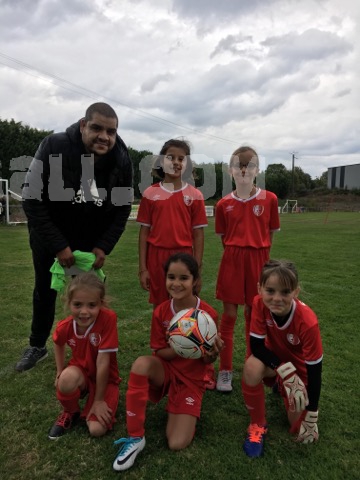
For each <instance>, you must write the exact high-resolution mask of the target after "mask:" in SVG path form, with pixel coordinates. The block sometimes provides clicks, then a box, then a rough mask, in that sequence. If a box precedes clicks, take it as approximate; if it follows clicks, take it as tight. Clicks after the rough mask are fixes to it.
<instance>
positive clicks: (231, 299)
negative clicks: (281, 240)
mask: <svg viewBox="0 0 360 480" xmlns="http://www.w3.org/2000/svg"><path fill="white" fill-rule="evenodd" d="M269 256H270V248H251V247H225V250H224V253H223V256H222V259H221V262H220V268H219V273H218V278H217V284H216V298H218V299H219V300H222V301H223V302H224V303H232V304H234V305H245V304H246V305H251V304H252V301H253V299H254V297H255V296H256V295H257V294H258V288H257V284H258V282H259V278H260V273H261V270H262V267H263V265H264V263H265V262H267V261H268V260H269Z"/></svg>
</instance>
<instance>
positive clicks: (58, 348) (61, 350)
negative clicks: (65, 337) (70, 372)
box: [54, 343, 65, 387]
mask: <svg viewBox="0 0 360 480" xmlns="http://www.w3.org/2000/svg"><path fill="white" fill-rule="evenodd" d="M54 354H55V363H56V378H55V387H56V386H57V383H58V380H59V377H60V375H61V372H62V371H63V370H64V368H65V345H57V344H56V343H54Z"/></svg>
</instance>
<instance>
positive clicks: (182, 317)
mask: <svg viewBox="0 0 360 480" xmlns="http://www.w3.org/2000/svg"><path fill="white" fill-rule="evenodd" d="M216 334H217V328H216V324H215V322H214V320H213V319H212V318H211V316H210V315H209V314H208V313H207V312H205V311H204V310H199V309H196V308H190V309H186V310H181V311H180V312H178V313H177V314H176V315H175V316H174V317H173V318H172V320H171V321H170V324H169V329H168V336H169V345H170V346H171V347H172V348H173V349H174V350H175V352H176V353H177V354H178V355H180V356H181V357H184V358H200V357H202V356H203V355H205V352H206V351H209V350H210V349H211V347H212V344H213V343H214V341H215V337H216Z"/></svg>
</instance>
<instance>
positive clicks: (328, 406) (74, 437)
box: [0, 212, 360, 480]
mask: <svg viewBox="0 0 360 480" xmlns="http://www.w3.org/2000/svg"><path fill="white" fill-rule="evenodd" d="M281 222H282V223H281V232H279V233H277V234H276V236H275V241H274V246H273V250H272V257H273V258H286V259H290V260H293V261H294V262H295V263H296V265H297V267H298V270H299V274H300V280H301V286H302V294H301V299H302V300H303V301H305V302H306V303H307V304H308V305H310V306H311V307H312V308H313V309H314V310H315V311H316V313H317V314H318V317H319V322H320V327H321V332H322V338H323V346H324V368H323V389H322V395H321V399H320V409H319V411H320V413H319V431H320V441H319V442H318V443H317V444H316V445H310V446H307V445H298V444H295V443H294V442H293V441H292V439H291V437H290V435H289V434H288V432H287V422H286V418H285V412H284V410H283V407H282V402H281V400H280V398H279V397H278V396H276V395H274V394H272V393H271V392H267V419H268V423H269V434H268V437H267V440H266V446H265V456H264V457H263V458H261V459H249V458H247V457H246V456H245V454H244V453H243V452H242V442H243V439H244V435H245V430H246V428H247V425H248V416H247V413H246V411H245V407H244V404H243V400H242V396H241V390H240V372H241V369H242V365H243V358H244V335H243V320H242V313H241V312H240V315H239V320H238V323H237V328H236V352H235V358H234V365H235V367H236V372H235V379H234V391H233V393H232V394H230V395H224V394H220V393H218V392H207V393H206V395H205V398H204V403H203V410H202V418H201V420H200V422H199V424H198V428H197V432H196V436H195V439H194V441H193V443H192V445H191V446H190V447H189V448H187V449H185V450H184V451H182V452H177V453H174V452H170V451H169V450H168V449H167V446H166V440H165V425H166V412H165V411H164V405H165V403H164V401H162V402H161V403H160V404H159V405H151V404H149V407H148V415H147V423H146V428H147V430H146V440H147V446H146V448H145V450H144V451H143V452H142V453H141V454H140V456H139V457H138V459H137V461H136V464H135V466H134V467H133V468H132V469H131V470H128V471H127V472H123V473H116V472H114V471H113V470H112V462H113V460H114V455H115V453H116V448H115V447H113V445H112V443H113V440H115V439H117V438H118V437H120V436H123V435H125V434H126V430H125V416H124V413H125V405H124V399H125V391H126V382H127V378H128V372H129V369H130V366H131V363H132V361H133V360H134V359H135V358H136V357H137V356H138V355H140V354H144V353H148V352H149V331H150V329H149V327H150V319H151V307H150V305H149V304H148V303H147V293H146V292H143V291H142V290H141V289H140V287H139V285H138V279H137V269H138V267H137V234H138V227H137V226H136V224H135V223H134V222H129V223H128V227H127V230H126V232H125V234H124V235H123V237H122V239H121V240H120V242H119V244H118V245H117V247H116V249H115V250H114V252H113V253H112V254H111V256H110V257H109V258H108V259H107V263H106V266H105V268H104V270H105V272H106V274H107V277H108V279H107V283H108V288H109V293H110V295H111V297H112V304H111V306H112V308H113V309H114V310H115V311H116V312H117V313H118V317H119V320H118V326H119V339H120V351H119V356H118V362H119V367H120V372H121V376H122V378H123V382H122V384H121V387H120V389H121V400H120V404H119V409H118V422H117V424H116V425H115V429H114V431H113V432H110V433H109V434H108V435H106V436H105V437H103V438H101V439H92V438H90V437H89V436H88V434H87V430H86V428H85V426H82V425H80V426H78V427H76V428H75V429H74V430H73V431H71V433H69V434H68V435H65V436H64V437H63V438H61V439H59V440H58V441H49V440H48V439H47V432H48V429H49V427H50V426H51V425H52V423H53V422H54V420H55V418H56V416H57V414H58V412H59V405H58V403H57V400H56V397H55V391H54V387H53V382H54V376H55V363H54V358H53V348H52V343H51V341H49V342H48V347H49V351H50V354H49V358H48V359H46V360H45V361H44V362H42V363H40V364H39V365H38V366H37V367H36V368H35V369H33V370H31V371H29V372H26V373H23V374H18V373H16V372H15V371H14V364H15V362H16V361H17V360H18V358H19V356H20V354H21V352H22V350H23V348H24V347H25V346H26V345H27V338H28V334H29V328H30V316H31V295H32V288H33V269H32V264H31V254H30V249H29V246H28V239H27V230H26V227H23V226H18V227H0V252H1V253H0V257H1V294H0V295H1V297H0V298H1V309H0V322H1V333H2V334H1V339H0V385H1V388H0V445H1V448H0V465H1V466H0V470H1V478H3V479H6V480H33V479H35V478H36V479H38V480H45V479H47V480H73V479H80V480H110V479H115V478H119V477H120V476H121V478H124V479H137V480H139V479H149V480H162V479H166V480H174V479H176V480H185V479H186V480H188V479H189V478H191V479H194V478H196V479H198V480H205V479H230V480H232V479H244V480H247V479H249V480H265V479H266V480H268V479H271V480H278V479H279V480H280V479H281V480H282V479H289V480H290V479H294V480H297V479H299V480H300V479H301V480H302V479H307V480H318V479H326V480H338V479H341V480H352V479H359V478H360V455H359V451H360V442H359V436H360V393H359V392H360V381H359V372H358V370H359V365H360V361H359V360H360V353H359V340H360V334H359V326H358V325H359V314H360V294H359V292H360V276H359V250H360V241H359V239H360V213H338V212H332V213H330V214H326V213H307V214H299V215H295V214H294V215H291V214H288V215H282V217H281ZM213 232H214V226H213V219H210V225H209V227H208V229H207V230H206V245H205V254H204V272H203V290H202V295H201V296H202V298H203V299H204V300H206V301H208V302H209V303H211V304H212V305H213V306H214V307H215V308H217V309H218V310H219V311H220V312H221V304H220V303H219V302H218V301H216V300H215V299H214V291H215V282H216V273H217V269H218V265H219V261H220V256H221V250H222V249H221V247H220V240H219V239H218V238H217V237H216V236H215V234H214V233H213ZM63 317H64V312H63V309H62V306H61V302H60V301H59V303H58V307H57V319H61V318H63Z"/></svg>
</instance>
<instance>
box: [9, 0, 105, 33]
mask: <svg viewBox="0 0 360 480" xmlns="http://www.w3.org/2000/svg"><path fill="white" fill-rule="evenodd" d="M2 3H3V4H4V2H2ZM96 8H97V7H96V4H95V2H94V0H89V1H87V0H71V1H70V0H66V1H63V2H62V3H61V5H59V4H58V3H57V2H49V1H47V0H34V1H32V0H18V1H16V2H14V1H10V0H5V6H3V7H2V10H1V18H0V32H1V34H0V36H1V38H3V39H7V40H14V39H15V38H20V39H27V38H28V37H29V35H31V37H35V36H37V35H39V36H40V35H42V34H43V33H44V32H46V31H48V30H49V29H51V28H53V27H54V26H57V25H59V24H61V23H63V22H65V21H67V22H69V21H70V19H73V18H76V17H81V16H83V15H87V14H89V13H90V12H92V11H94V10H96Z"/></svg>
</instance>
